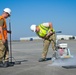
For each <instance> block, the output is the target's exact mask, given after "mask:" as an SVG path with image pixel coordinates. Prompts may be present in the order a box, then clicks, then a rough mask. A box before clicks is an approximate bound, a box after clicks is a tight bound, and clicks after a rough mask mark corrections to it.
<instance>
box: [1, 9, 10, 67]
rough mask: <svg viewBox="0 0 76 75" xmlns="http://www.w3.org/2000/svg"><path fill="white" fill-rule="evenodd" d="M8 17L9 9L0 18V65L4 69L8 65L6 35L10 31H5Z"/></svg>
mask: <svg viewBox="0 0 76 75" xmlns="http://www.w3.org/2000/svg"><path fill="white" fill-rule="evenodd" d="M10 15H11V10H10V9H9V8H5V9H4V10H3V13H2V15H1V16H0V64H3V65H4V66H5V67H7V66H8V63H9V49H8V37H7V33H11V31H8V30H7V25H6V19H7V18H8V17H10Z"/></svg>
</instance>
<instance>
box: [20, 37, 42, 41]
mask: <svg viewBox="0 0 76 75" xmlns="http://www.w3.org/2000/svg"><path fill="white" fill-rule="evenodd" d="M38 39H41V38H39V37H37V36H35V37H23V38H20V40H21V41H26V40H29V41H33V40H38Z"/></svg>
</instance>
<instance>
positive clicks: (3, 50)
mask: <svg viewBox="0 0 76 75" xmlns="http://www.w3.org/2000/svg"><path fill="white" fill-rule="evenodd" d="M8 60H9V49H8V41H7V40H6V42H5V43H3V42H2V40H0V61H8Z"/></svg>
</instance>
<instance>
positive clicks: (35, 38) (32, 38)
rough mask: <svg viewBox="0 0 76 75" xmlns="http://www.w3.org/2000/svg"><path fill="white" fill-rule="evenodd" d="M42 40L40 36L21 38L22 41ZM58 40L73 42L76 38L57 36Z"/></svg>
mask: <svg viewBox="0 0 76 75" xmlns="http://www.w3.org/2000/svg"><path fill="white" fill-rule="evenodd" d="M40 39H41V38H39V37H38V36H35V37H23V38H20V41H26V40H29V41H33V40H40ZM57 39H58V40H71V39H76V36H73V35H57Z"/></svg>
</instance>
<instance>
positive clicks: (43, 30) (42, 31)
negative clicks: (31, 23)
mask: <svg viewBox="0 0 76 75" xmlns="http://www.w3.org/2000/svg"><path fill="white" fill-rule="evenodd" d="M38 27H39V29H40V31H39V32H37V35H38V36H40V37H45V36H46V35H47V33H49V32H50V31H51V29H50V27H45V26H43V25H42V24H40V25H39V26H38ZM52 32H55V30H54V29H52Z"/></svg>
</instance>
